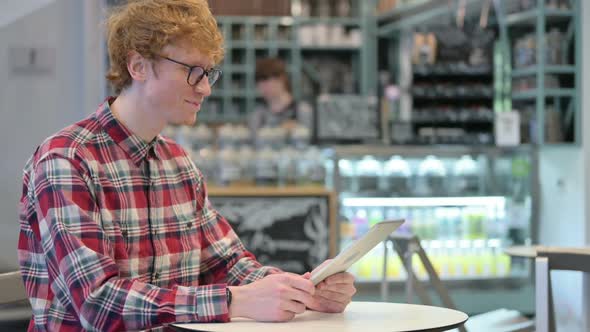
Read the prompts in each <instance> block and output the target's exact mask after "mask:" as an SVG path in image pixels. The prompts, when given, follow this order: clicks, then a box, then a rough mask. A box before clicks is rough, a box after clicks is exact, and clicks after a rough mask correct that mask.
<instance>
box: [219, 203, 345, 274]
mask: <svg viewBox="0 0 590 332" xmlns="http://www.w3.org/2000/svg"><path fill="white" fill-rule="evenodd" d="M327 193H328V194H324V195H317V196H302V195H293V196H289V195H288V194H289V193H288V192H286V193H285V192H283V193H282V195H280V196H277V195H276V194H272V195H260V193H256V194H255V195H254V196H243V195H233V196H232V195H230V194H228V195H221V196H216V195H210V197H209V198H210V200H211V202H212V203H213V206H214V207H215V208H216V209H217V210H218V211H219V213H221V215H222V216H224V217H225V218H226V219H227V220H228V221H229V223H230V224H231V225H232V227H233V229H234V230H235V232H236V233H237V234H238V236H239V237H240V239H241V240H242V242H243V243H244V245H245V246H246V248H247V249H248V250H249V251H251V252H252V253H253V254H254V255H255V256H256V258H257V259H258V261H260V262H261V263H262V264H264V265H271V266H276V267H278V268H281V269H282V270H284V271H289V272H293V273H304V272H306V271H311V270H312V269H313V268H314V267H316V266H318V265H319V264H320V263H322V262H323V261H324V260H326V259H327V258H329V257H330V256H332V255H333V254H334V243H335V241H334V240H335V239H334V234H333V233H334V229H333V227H334V225H333V222H331V219H333V217H334V216H333V211H332V204H333V202H332V201H331V199H332V195H330V194H329V192H327ZM226 194H227V193H226Z"/></svg>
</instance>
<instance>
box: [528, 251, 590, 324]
mask: <svg viewBox="0 0 590 332" xmlns="http://www.w3.org/2000/svg"><path fill="white" fill-rule="evenodd" d="M552 270H567V271H579V272H583V273H590V247H584V248H571V247H543V246H539V247H537V249H536V258H535V327H536V329H537V332H554V331H556V324H555V313H554V307H553V295H552V291H551V271H552Z"/></svg>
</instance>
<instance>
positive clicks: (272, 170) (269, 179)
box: [254, 146, 279, 186]
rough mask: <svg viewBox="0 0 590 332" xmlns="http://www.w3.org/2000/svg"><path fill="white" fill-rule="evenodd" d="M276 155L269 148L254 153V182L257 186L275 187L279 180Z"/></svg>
mask: <svg viewBox="0 0 590 332" xmlns="http://www.w3.org/2000/svg"><path fill="white" fill-rule="evenodd" d="M275 156H276V153H275V152H274V151H273V150H272V149H271V148H270V147H269V146H267V147H265V148H263V149H261V150H259V151H258V152H257V153H256V169H255V172H254V174H255V175H254V180H255V181H256V185H259V186H276V185H277V184H278V178H279V168H278V163H277V160H276V158H275Z"/></svg>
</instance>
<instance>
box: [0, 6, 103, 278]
mask: <svg viewBox="0 0 590 332" xmlns="http://www.w3.org/2000/svg"><path fill="white" fill-rule="evenodd" d="M4 5H5V4H3V3H0V12H1V11H4V10H7V8H6V7H3V6H4ZM100 8H101V1H100V0H85V1H80V0H56V1H53V2H52V3H50V4H48V5H46V6H45V7H42V8H40V9H37V10H35V11H33V12H31V13H30V14H28V15H25V16H23V17H21V18H20V19H18V20H16V21H13V22H12V23H9V24H7V25H4V26H2V27H0V111H1V114H2V121H1V124H0V133H2V139H0V153H1V156H2V158H0V170H1V172H0V211H2V214H1V218H0V271H6V270H11V269H15V268H16V267H17V262H16V245H17V236H18V214H17V204H18V199H19V198H20V193H21V187H20V185H21V179H22V168H23V166H24V164H25V162H26V160H27V159H28V157H29V156H30V155H31V153H32V152H33V151H34V148H35V147H36V146H37V145H38V144H39V143H40V142H41V141H42V140H43V139H44V138H45V137H47V136H49V135H51V134H52V133H54V132H55V131H57V130H59V129H60V128H62V127H64V126H66V125H67V124H69V123H71V122H74V121H76V120H78V119H81V118H82V117H84V116H85V115H86V114H89V113H90V112H92V111H93V110H94V109H95V107H96V105H97V104H98V102H99V101H100V100H101V99H102V98H103V95H104V92H103V89H102V87H103V86H104V80H103V79H102V76H101V75H98V73H101V72H103V71H104V65H103V59H104V57H103V54H104V53H103V52H104V51H103V48H102V47H101V43H100V38H99V36H100V34H99V30H98V24H97V23H98V22H99V20H100V13H101V11H100ZM29 47H35V48H42V49H46V50H48V51H47V52H46V53H47V56H43V57H44V58H43V59H38V61H39V62H44V61H45V60H46V59H49V60H48V61H47V63H49V64H50V66H49V67H50V69H51V70H50V72H49V73H45V72H41V73H40V72H30V73H23V72H19V73H14V72H13V70H12V68H13V67H14V66H15V61H17V62H18V60H14V59H12V60H11V58H10V57H9V55H10V53H11V52H12V51H11V50H14V49H15V48H16V49H21V50H22V49H23V48H29ZM89 105H93V106H92V107H91V106H89Z"/></svg>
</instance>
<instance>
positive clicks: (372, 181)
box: [356, 156, 382, 192]
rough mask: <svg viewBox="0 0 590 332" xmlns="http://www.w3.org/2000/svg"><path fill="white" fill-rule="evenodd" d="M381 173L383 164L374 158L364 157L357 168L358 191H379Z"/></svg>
mask: <svg viewBox="0 0 590 332" xmlns="http://www.w3.org/2000/svg"><path fill="white" fill-rule="evenodd" d="M381 173H382V166H381V163H380V162H379V161H378V160H377V159H375V158H374V157H373V156H364V157H363V158H362V159H361V160H360V161H359V162H358V163H357V166H356V174H357V180H358V190H359V191H361V192H377V191H379V189H380V186H379V178H380V177H381Z"/></svg>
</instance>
